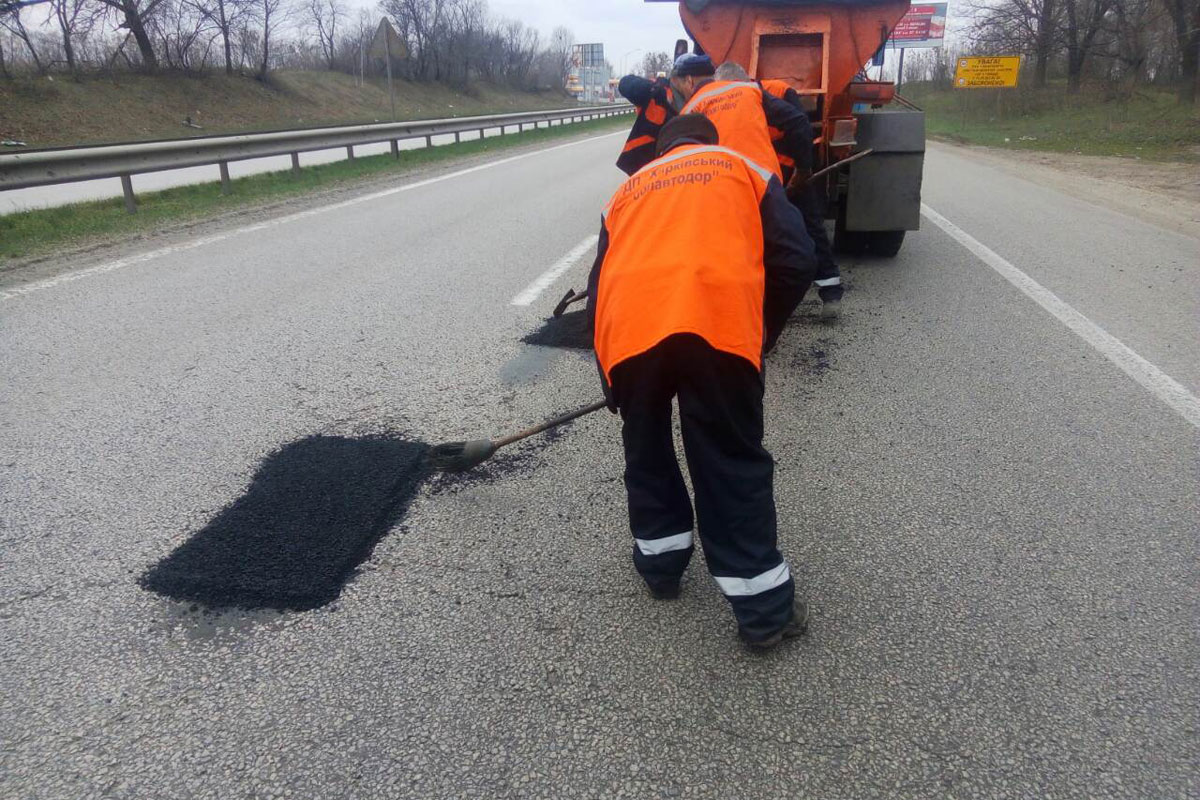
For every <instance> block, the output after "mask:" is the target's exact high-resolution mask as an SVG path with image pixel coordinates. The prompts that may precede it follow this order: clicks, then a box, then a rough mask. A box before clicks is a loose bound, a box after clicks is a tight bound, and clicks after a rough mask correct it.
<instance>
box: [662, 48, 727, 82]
mask: <svg viewBox="0 0 1200 800" xmlns="http://www.w3.org/2000/svg"><path fill="white" fill-rule="evenodd" d="M716 71H717V68H716V67H714V66H713V62H712V59H711V58H709V57H708V56H698V55H696V54H695V53H684V54H683V55H681V56H680V57H679V58H677V59H675V68H674V69H673V70H672V71H671V74H672V75H675V76H677V77H680V78H686V77H687V76H689V75H712V74H713V73H714V72H716Z"/></svg>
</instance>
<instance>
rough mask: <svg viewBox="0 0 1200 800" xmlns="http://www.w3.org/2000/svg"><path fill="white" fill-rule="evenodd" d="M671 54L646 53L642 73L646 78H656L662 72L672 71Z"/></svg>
mask: <svg viewBox="0 0 1200 800" xmlns="http://www.w3.org/2000/svg"><path fill="white" fill-rule="evenodd" d="M671 66H672V62H671V55H670V54H669V53H664V52H661V51H660V52H657V53H646V55H644V56H642V75H643V77H646V78H654V77H656V76H657V75H658V73H660V72H667V73H669V72H670V71H671Z"/></svg>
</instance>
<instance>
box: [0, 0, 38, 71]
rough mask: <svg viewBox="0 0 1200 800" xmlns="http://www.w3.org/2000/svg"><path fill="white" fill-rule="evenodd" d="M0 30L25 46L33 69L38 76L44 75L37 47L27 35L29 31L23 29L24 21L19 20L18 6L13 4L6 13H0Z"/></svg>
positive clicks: (19, 9)
mask: <svg viewBox="0 0 1200 800" xmlns="http://www.w3.org/2000/svg"><path fill="white" fill-rule="evenodd" d="M0 28H3V29H4V30H6V31H8V32H9V33H11V34H12V35H13V36H15V37H16V38H17V39H20V40H21V43H22V44H24V45H25V49H26V50H27V51H28V52H29V57H30V58H31V59H32V60H33V67H34V69H35V70H36V71H37V73H38V74H39V75H41V74H43V73H45V71H46V65H45V63H44V62H43V61H42V58H41V56H40V55H39V54H38V50H37V46H36V45H34V43H33V37H32V36H31V35H30V33H29V29H28V28H26V27H25V22H24V20H22V19H21V8H20V6H19V5H16V4H13V5H12V6H11V7H10V8H9V9H8V10H7V11H5V12H4V13H0Z"/></svg>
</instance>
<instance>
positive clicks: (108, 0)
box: [98, 0, 163, 70]
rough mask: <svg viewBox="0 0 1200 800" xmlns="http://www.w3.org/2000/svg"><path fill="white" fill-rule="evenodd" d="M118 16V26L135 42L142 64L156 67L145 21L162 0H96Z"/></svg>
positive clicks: (152, 46)
mask: <svg viewBox="0 0 1200 800" xmlns="http://www.w3.org/2000/svg"><path fill="white" fill-rule="evenodd" d="M98 2H100V3H103V4H104V5H105V6H107V7H108V8H110V9H111V10H112V11H113V12H114V13H115V14H117V15H118V16H119V18H120V19H121V22H120V23H119V24H118V25H117V27H118V28H125V29H127V30H128V31H129V35H130V36H132V37H133V40H134V41H135V42H136V43H137V47H138V52H139V53H140V54H141V56H142V64H144V65H145V67H146V68H147V69H150V70H154V69H158V56H157V55H156V54H155V52H154V44H153V43H152V42H151V41H150V34H149V33H148V32H147V22H148V21H149V20H150V18H151V16H152V15H153V14H154V12H155V11H156V10H157V9H158V7H159V6H160V5H162V3H163V0H98Z"/></svg>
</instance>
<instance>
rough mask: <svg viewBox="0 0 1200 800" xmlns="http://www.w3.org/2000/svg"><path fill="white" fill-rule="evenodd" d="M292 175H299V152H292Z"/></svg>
mask: <svg viewBox="0 0 1200 800" xmlns="http://www.w3.org/2000/svg"><path fill="white" fill-rule="evenodd" d="M292 175H295V176H297V177H299V175H300V154H299V153H292Z"/></svg>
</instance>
